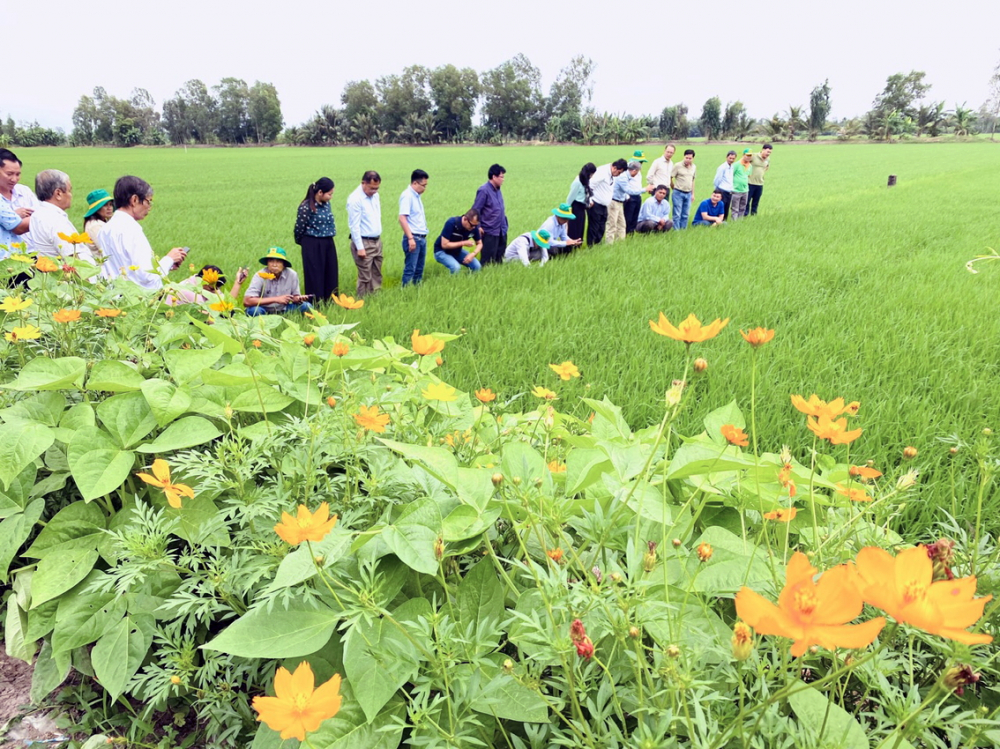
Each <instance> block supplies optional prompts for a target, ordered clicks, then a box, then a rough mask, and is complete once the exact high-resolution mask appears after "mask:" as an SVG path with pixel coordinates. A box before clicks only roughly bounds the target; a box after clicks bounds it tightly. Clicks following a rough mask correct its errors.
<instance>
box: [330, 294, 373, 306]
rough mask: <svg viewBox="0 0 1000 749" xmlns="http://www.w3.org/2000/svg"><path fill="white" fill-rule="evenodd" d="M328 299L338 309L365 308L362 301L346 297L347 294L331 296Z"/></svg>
mask: <svg viewBox="0 0 1000 749" xmlns="http://www.w3.org/2000/svg"><path fill="white" fill-rule="evenodd" d="M330 299H332V300H333V303H334V304H336V305H337V306H338V307H343V308H344V309H361V308H362V307H364V306H365V300H364V299H355V298H354V297H352V296H347V294H340V295H337V294H331V295H330Z"/></svg>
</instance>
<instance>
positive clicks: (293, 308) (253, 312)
mask: <svg viewBox="0 0 1000 749" xmlns="http://www.w3.org/2000/svg"><path fill="white" fill-rule="evenodd" d="M311 310H312V305H311V304H309V302H299V303H298V304H286V305H285V308H284V309H283V310H281V311H280V312H271V310H269V309H268V308H267V307H247V308H246V313H247V314H248V315H249V316H250V317H257V316H258V315H283V314H285V313H287V312H309V311H311Z"/></svg>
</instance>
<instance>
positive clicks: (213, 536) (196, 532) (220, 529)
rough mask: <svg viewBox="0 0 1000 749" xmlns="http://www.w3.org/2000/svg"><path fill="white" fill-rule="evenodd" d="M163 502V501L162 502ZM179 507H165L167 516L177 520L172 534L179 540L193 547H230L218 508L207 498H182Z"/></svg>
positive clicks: (223, 519) (223, 520)
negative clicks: (193, 545) (181, 539)
mask: <svg viewBox="0 0 1000 749" xmlns="http://www.w3.org/2000/svg"><path fill="white" fill-rule="evenodd" d="M164 501H165V500H164ZM181 503H182V505H181V507H180V508H175V507H167V508H166V509H165V510H164V512H165V513H166V514H167V516H173V517H175V518H177V526H176V527H175V528H174V529H173V532H174V533H175V534H177V535H178V536H179V537H180V538H183V539H184V540H185V541H188V542H190V543H192V544H195V545H206V546H220V547H223V548H226V547H228V546H229V545H230V538H229V530H228V529H227V528H226V522H225V518H224V517H223V516H222V515H220V514H219V508H218V507H217V506H216V504H215V502H213V501H212V500H211V499H210V498H209V497H199V496H197V495H196V496H195V498H194V499H188V498H187V497H184V498H183V499H182V500H181Z"/></svg>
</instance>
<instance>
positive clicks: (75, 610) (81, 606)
mask: <svg viewBox="0 0 1000 749" xmlns="http://www.w3.org/2000/svg"><path fill="white" fill-rule="evenodd" d="M100 575H101V573H100V572H98V571H96V570H95V571H94V572H92V573H91V574H90V575H88V576H87V578H86V579H84V580H83V581H81V582H80V583H79V585H77V587H76V589H75V590H74V591H73V592H72V594H71V595H68V596H63V597H62V598H60V599H59V606H58V608H57V609H56V626H55V632H53V634H52V638H51V641H52V651H53V652H54V653H63V652H67V651H70V650H75V649H76V648H79V647H83V646H84V645H89V644H90V643H92V642H94V641H96V640H97V639H98V638H100V637H101V636H102V635H103V634H104V633H105V632H107V631H108V630H109V629H111V628H112V627H113V626H115V624H117V623H118V622H119V621H120V620H121V618H122V617H123V616H125V607H126V600H125V598H124V597H123V596H120V595H118V594H117V593H115V592H114V591H108V592H102V591H87V588H89V587H90V585H91V583H92V582H93V581H94V580H95V579H97V578H99V577H100ZM85 591H86V592H85Z"/></svg>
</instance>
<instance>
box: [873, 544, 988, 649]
mask: <svg viewBox="0 0 1000 749" xmlns="http://www.w3.org/2000/svg"><path fill="white" fill-rule="evenodd" d="M855 564H856V569H857V575H858V578H859V579H860V581H861V585H860V586H859V587H860V589H861V595H862V597H863V598H864V600H865V602H866V603H870V604H871V605H872V606H876V607H878V608H880V609H882V610H883V611H885V612H886V613H887V614H888V615H889V616H891V617H892V618H893V619H895V620H896V621H897V622H900V623H901V624H911V625H913V626H914V627H917V628H918V629H922V630H924V631H925V632H929V633H930V634H932V635H938V636H940V637H944V638H946V639H949V640H955V641H956V642H961V643H965V644H966V645H981V644H984V643H987V642H992V641H993V637H992V636H991V635H987V634H976V633H972V632H966V629H967V628H968V627H971V626H972V625H973V624H975V623H976V622H977V621H978V620H979V618H980V617H981V616H982V615H983V608H984V607H985V606H986V604H987V602H988V601H990V600H991V599H992V598H993V596H984V597H982V598H974V597H973V596H974V595H975V593H976V578H975V577H963V578H960V579H957V580H938V581H937V582H934V562H933V561H932V560H931V559H930V557H928V556H927V549H926V548H924V547H923V546H917V547H915V548H913V549H906V550H905V551H901V552H899V554H897V555H896V557H895V558H893V556H892V555H891V554H889V552H887V551H884V550H883V549H879V548H876V547H874V546H867V547H865V548H864V549H862V550H861V551H859V552H858V556H857V559H856V561H855Z"/></svg>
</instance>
